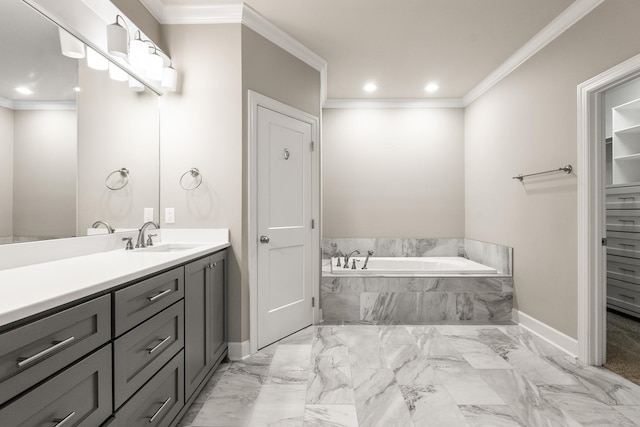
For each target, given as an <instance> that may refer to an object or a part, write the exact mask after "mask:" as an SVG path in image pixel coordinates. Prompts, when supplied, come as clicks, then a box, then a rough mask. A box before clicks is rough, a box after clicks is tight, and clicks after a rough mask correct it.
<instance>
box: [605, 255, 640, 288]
mask: <svg viewBox="0 0 640 427" xmlns="http://www.w3.org/2000/svg"><path fill="white" fill-rule="evenodd" d="M607 277H609V278H612V279H617V280H622V281H625V282H630V283H635V284H640V260H637V259H634V258H626V257H621V256H614V255H608V256H607Z"/></svg>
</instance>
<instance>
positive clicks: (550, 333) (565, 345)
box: [511, 308, 578, 357]
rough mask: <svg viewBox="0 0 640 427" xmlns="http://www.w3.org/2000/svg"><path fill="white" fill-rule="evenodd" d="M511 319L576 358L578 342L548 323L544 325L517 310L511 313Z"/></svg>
mask: <svg viewBox="0 0 640 427" xmlns="http://www.w3.org/2000/svg"><path fill="white" fill-rule="evenodd" d="M511 318H512V319H513V321H514V322H515V323H517V324H519V325H520V326H522V327H523V328H525V329H527V330H528V331H530V332H532V333H533V334H535V335H537V336H539V337H540V338H542V339H543V340H545V341H547V342H548V343H550V344H553V345H554V346H556V347H558V348H559V349H560V350H562V351H564V352H565V353H567V354H568V355H570V356H571V357H576V353H577V352H578V340H576V339H574V338H571V337H570V336H568V335H565V334H563V333H562V332H560V331H558V330H557V329H554V328H552V327H551V326H549V325H547V324H546V323H542V322H541V321H539V320H538V319H536V318H534V317H531V316H529V315H528V314H525V313H523V312H521V311H519V310H517V309H515V308H514V309H513V310H512V311H511Z"/></svg>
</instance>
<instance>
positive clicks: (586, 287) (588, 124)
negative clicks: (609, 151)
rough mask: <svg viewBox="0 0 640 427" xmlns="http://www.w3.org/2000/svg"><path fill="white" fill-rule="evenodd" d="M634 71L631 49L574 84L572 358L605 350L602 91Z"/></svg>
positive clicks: (637, 64) (592, 361)
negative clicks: (575, 250)
mask: <svg viewBox="0 0 640 427" xmlns="http://www.w3.org/2000/svg"><path fill="white" fill-rule="evenodd" d="M638 76H640V55H636V56H634V57H632V58H630V59H628V60H626V61H624V62H622V63H620V64H618V65H616V66H614V67H612V68H610V69H608V70H607V71H605V72H603V73H601V74H599V75H597V76H595V77H593V78H592V79H590V80H587V81H586V82H584V83H582V84H580V85H579V86H578V359H579V360H580V361H582V362H584V363H586V364H589V365H598V366H599V365H602V364H603V363H604V361H605V355H606V319H607V317H606V302H607V294H606V292H607V291H606V289H607V287H606V247H605V246H603V245H602V238H603V237H605V235H606V234H605V220H606V216H605V195H604V188H605V183H606V180H605V160H606V158H605V151H604V145H603V141H604V137H605V132H604V121H603V120H604V111H603V109H604V93H605V92H606V91H607V90H609V89H611V88H613V87H615V86H617V85H619V84H622V83H625V82H627V81H629V80H632V79H634V78H637V77H638Z"/></svg>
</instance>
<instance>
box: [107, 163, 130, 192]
mask: <svg viewBox="0 0 640 427" xmlns="http://www.w3.org/2000/svg"><path fill="white" fill-rule="evenodd" d="M115 174H120V176H121V177H122V178H123V179H122V181H123V183H122V185H120V186H116V185H109V179H110V178H111V177H112V176H113V175H115ZM128 183H129V169H127V168H121V169H118V170H117V171H113V172H111V173H110V174H109V175H107V177H106V178H105V180H104V185H106V186H107V188H108V189H109V190H121V189H123V188H124V187H126V186H127V184H128Z"/></svg>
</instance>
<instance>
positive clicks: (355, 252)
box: [343, 249, 360, 268]
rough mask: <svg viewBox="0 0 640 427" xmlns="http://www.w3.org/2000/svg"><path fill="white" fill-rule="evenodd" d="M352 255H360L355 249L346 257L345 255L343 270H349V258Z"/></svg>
mask: <svg viewBox="0 0 640 427" xmlns="http://www.w3.org/2000/svg"><path fill="white" fill-rule="evenodd" d="M353 254H358V255H360V251H359V250H357V249H356V250H355V251H351V252H349V253H348V254H347V255H345V256H344V267H343V268H349V258H351V255H353Z"/></svg>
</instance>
